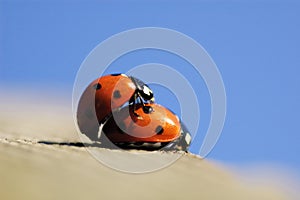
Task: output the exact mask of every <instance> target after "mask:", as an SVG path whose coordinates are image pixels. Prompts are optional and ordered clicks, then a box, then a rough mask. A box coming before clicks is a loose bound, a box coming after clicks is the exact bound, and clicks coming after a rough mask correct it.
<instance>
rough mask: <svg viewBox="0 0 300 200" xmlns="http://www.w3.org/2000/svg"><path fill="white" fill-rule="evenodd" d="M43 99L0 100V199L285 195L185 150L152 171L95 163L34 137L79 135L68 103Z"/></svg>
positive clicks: (60, 138)
mask: <svg viewBox="0 0 300 200" xmlns="http://www.w3.org/2000/svg"><path fill="white" fill-rule="evenodd" d="M4 101H5V102H4ZM45 101H46V100H45V99H43V98H41V99H38V100H36V99H35V100H34V99H30V98H28V99H26V100H23V101H21V102H20V100H19V99H14V98H13V99H10V100H9V101H8V100H2V102H1V106H0V109H1V110H0V111H1V112H0V163H1V164H0V199H3V200H4V199H5V200H6V199H89V200H91V199H123V200H126V199H143V200H145V199H151V200H153V199H198V200H199V199H205V200H210V199H213V200H214V199H221V200H224V199H230V200H232V199H240V200H246V199H251V200H253V199H258V200H264V199H270V200H271V199H272V200H277V199H290V197H288V194H287V193H286V192H285V190H284V189H283V188H278V187H277V188H276V187H275V186H274V185H272V184H270V185H266V184H255V185H254V184H249V183H247V181H243V179H240V178H238V176H237V175H236V174H235V173H234V172H232V171H228V170H226V168H224V167H221V166H222V165H217V164H214V162H211V161H209V160H202V159H200V158H199V157H196V156H194V155H190V154H187V155H184V156H183V157H181V158H180V159H179V160H178V161H177V162H175V163H174V164H173V165H171V166H169V167H167V168H164V169H162V170H159V171H156V172H152V173H146V174H128V173H122V172H118V171H115V170H113V169H110V168H108V167H106V166H104V165H102V164H100V163H99V162H98V161H97V160H96V159H94V158H93V157H92V156H91V155H90V154H89V153H88V152H87V151H86V149H85V148H83V147H75V146H63V145H46V144H40V143H38V141H41V140H47V141H53V142H80V140H79V137H78V135H77V132H76V130H75V128H74V123H73V119H72V115H71V107H70V105H69V106H65V105H68V103H66V104H65V103H62V102H59V103H58V102H55V103H47V104H45V103H41V102H45ZM101 151H102V153H103V154H107V153H108V152H110V151H111V150H107V149H102V150H101ZM115 153H116V154H120V155H122V156H124V158H126V156H128V153H127V152H121V151H115ZM161 154H162V153H159V152H158V153H156V156H162V155H161ZM164 156H171V155H169V154H164Z"/></svg>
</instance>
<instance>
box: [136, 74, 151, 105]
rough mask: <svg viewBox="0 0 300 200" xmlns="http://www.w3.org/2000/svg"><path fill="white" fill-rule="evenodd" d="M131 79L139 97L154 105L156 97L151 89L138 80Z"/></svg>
mask: <svg viewBox="0 0 300 200" xmlns="http://www.w3.org/2000/svg"><path fill="white" fill-rule="evenodd" d="M130 79H131V80H132V82H133V83H134V84H135V86H136V92H137V93H138V95H140V96H141V97H142V98H143V99H144V100H145V101H150V103H153V102H154V95H153V92H152V90H151V89H150V87H149V86H148V85H147V84H145V83H144V82H143V81H141V80H140V79H138V78H135V77H133V76H131V77H130Z"/></svg>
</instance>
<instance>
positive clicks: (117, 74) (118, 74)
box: [111, 73, 121, 76]
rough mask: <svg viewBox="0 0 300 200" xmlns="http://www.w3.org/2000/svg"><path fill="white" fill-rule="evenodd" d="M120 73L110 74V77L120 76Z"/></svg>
mask: <svg viewBox="0 0 300 200" xmlns="http://www.w3.org/2000/svg"><path fill="white" fill-rule="evenodd" d="M120 75H121V73H116V74H111V76H120Z"/></svg>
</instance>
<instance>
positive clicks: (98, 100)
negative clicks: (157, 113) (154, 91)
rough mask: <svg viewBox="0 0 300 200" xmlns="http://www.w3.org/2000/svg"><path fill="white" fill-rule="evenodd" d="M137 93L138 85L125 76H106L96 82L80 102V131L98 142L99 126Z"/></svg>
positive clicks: (78, 117)
mask: <svg viewBox="0 0 300 200" xmlns="http://www.w3.org/2000/svg"><path fill="white" fill-rule="evenodd" d="M135 92H136V85H135V84H134V82H133V81H132V79H131V78H130V77H128V76H126V75H124V74H116V75H114V74H112V75H106V76H102V77H100V78H98V79H96V80H94V81H93V82H92V83H90V84H89V86H88V87H87V88H86V89H85V91H84V92H83V94H82V96H81V98H80V100H79V104H78V110H77V123H78V127H79V129H80V131H81V132H82V133H84V134H85V135H86V136H88V137H89V138H90V139H91V140H96V139H97V137H98V130H99V124H100V123H102V122H103V120H105V118H106V117H107V116H108V115H109V114H110V113H111V112H112V111H113V110H115V109H116V108H119V107H121V106H122V105H123V104H125V103H126V102H128V101H129V99H130V98H131V97H132V96H133V94H134V93H135Z"/></svg>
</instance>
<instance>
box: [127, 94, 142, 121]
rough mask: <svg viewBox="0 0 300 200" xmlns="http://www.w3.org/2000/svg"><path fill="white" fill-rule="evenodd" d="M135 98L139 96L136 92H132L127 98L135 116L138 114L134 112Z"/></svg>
mask: <svg viewBox="0 0 300 200" xmlns="http://www.w3.org/2000/svg"><path fill="white" fill-rule="evenodd" d="M137 98H140V96H139V95H138V94H137V93H134V95H133V96H132V97H131V99H130V100H129V105H130V106H133V114H134V115H135V116H136V117H139V115H138V114H137V113H136V112H135V110H136V100H137Z"/></svg>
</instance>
